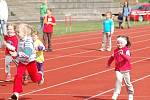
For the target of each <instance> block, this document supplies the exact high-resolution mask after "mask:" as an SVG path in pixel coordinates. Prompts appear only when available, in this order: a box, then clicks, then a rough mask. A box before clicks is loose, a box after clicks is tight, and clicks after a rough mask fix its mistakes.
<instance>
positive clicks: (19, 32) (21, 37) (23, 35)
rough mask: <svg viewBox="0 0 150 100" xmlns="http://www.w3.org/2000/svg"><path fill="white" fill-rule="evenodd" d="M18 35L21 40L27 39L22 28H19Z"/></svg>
mask: <svg viewBox="0 0 150 100" xmlns="http://www.w3.org/2000/svg"><path fill="white" fill-rule="evenodd" d="M17 35H18V37H19V38H20V39H23V38H25V36H26V35H25V33H24V32H23V31H22V30H21V28H20V27H19V28H18V31H17Z"/></svg>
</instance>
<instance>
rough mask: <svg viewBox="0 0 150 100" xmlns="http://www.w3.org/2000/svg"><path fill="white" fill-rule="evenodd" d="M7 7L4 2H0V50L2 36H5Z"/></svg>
mask: <svg viewBox="0 0 150 100" xmlns="http://www.w3.org/2000/svg"><path fill="white" fill-rule="evenodd" d="M7 20H8V7H7V3H6V1H5V0H0V48H2V41H3V38H2V37H3V35H6V34H7V32H6V31H7V28H6V23H7Z"/></svg>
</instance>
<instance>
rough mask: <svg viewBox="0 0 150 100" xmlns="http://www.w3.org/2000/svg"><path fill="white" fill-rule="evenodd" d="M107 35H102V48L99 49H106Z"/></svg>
mask: <svg viewBox="0 0 150 100" xmlns="http://www.w3.org/2000/svg"><path fill="white" fill-rule="evenodd" d="M106 34H107V33H103V34H102V47H101V49H104V50H105V49H106V39H107V36H106Z"/></svg>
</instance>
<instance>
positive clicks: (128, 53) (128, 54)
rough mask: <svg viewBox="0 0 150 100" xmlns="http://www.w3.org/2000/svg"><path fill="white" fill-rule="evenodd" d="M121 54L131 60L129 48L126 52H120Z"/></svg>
mask: <svg viewBox="0 0 150 100" xmlns="http://www.w3.org/2000/svg"><path fill="white" fill-rule="evenodd" d="M120 55H121V56H122V57H123V58H124V59H125V60H127V61H130V51H129V50H127V51H126V54H124V53H123V52H120Z"/></svg>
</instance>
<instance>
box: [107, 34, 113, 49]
mask: <svg viewBox="0 0 150 100" xmlns="http://www.w3.org/2000/svg"><path fill="white" fill-rule="evenodd" d="M111 45H112V44H111V33H107V51H111Z"/></svg>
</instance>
